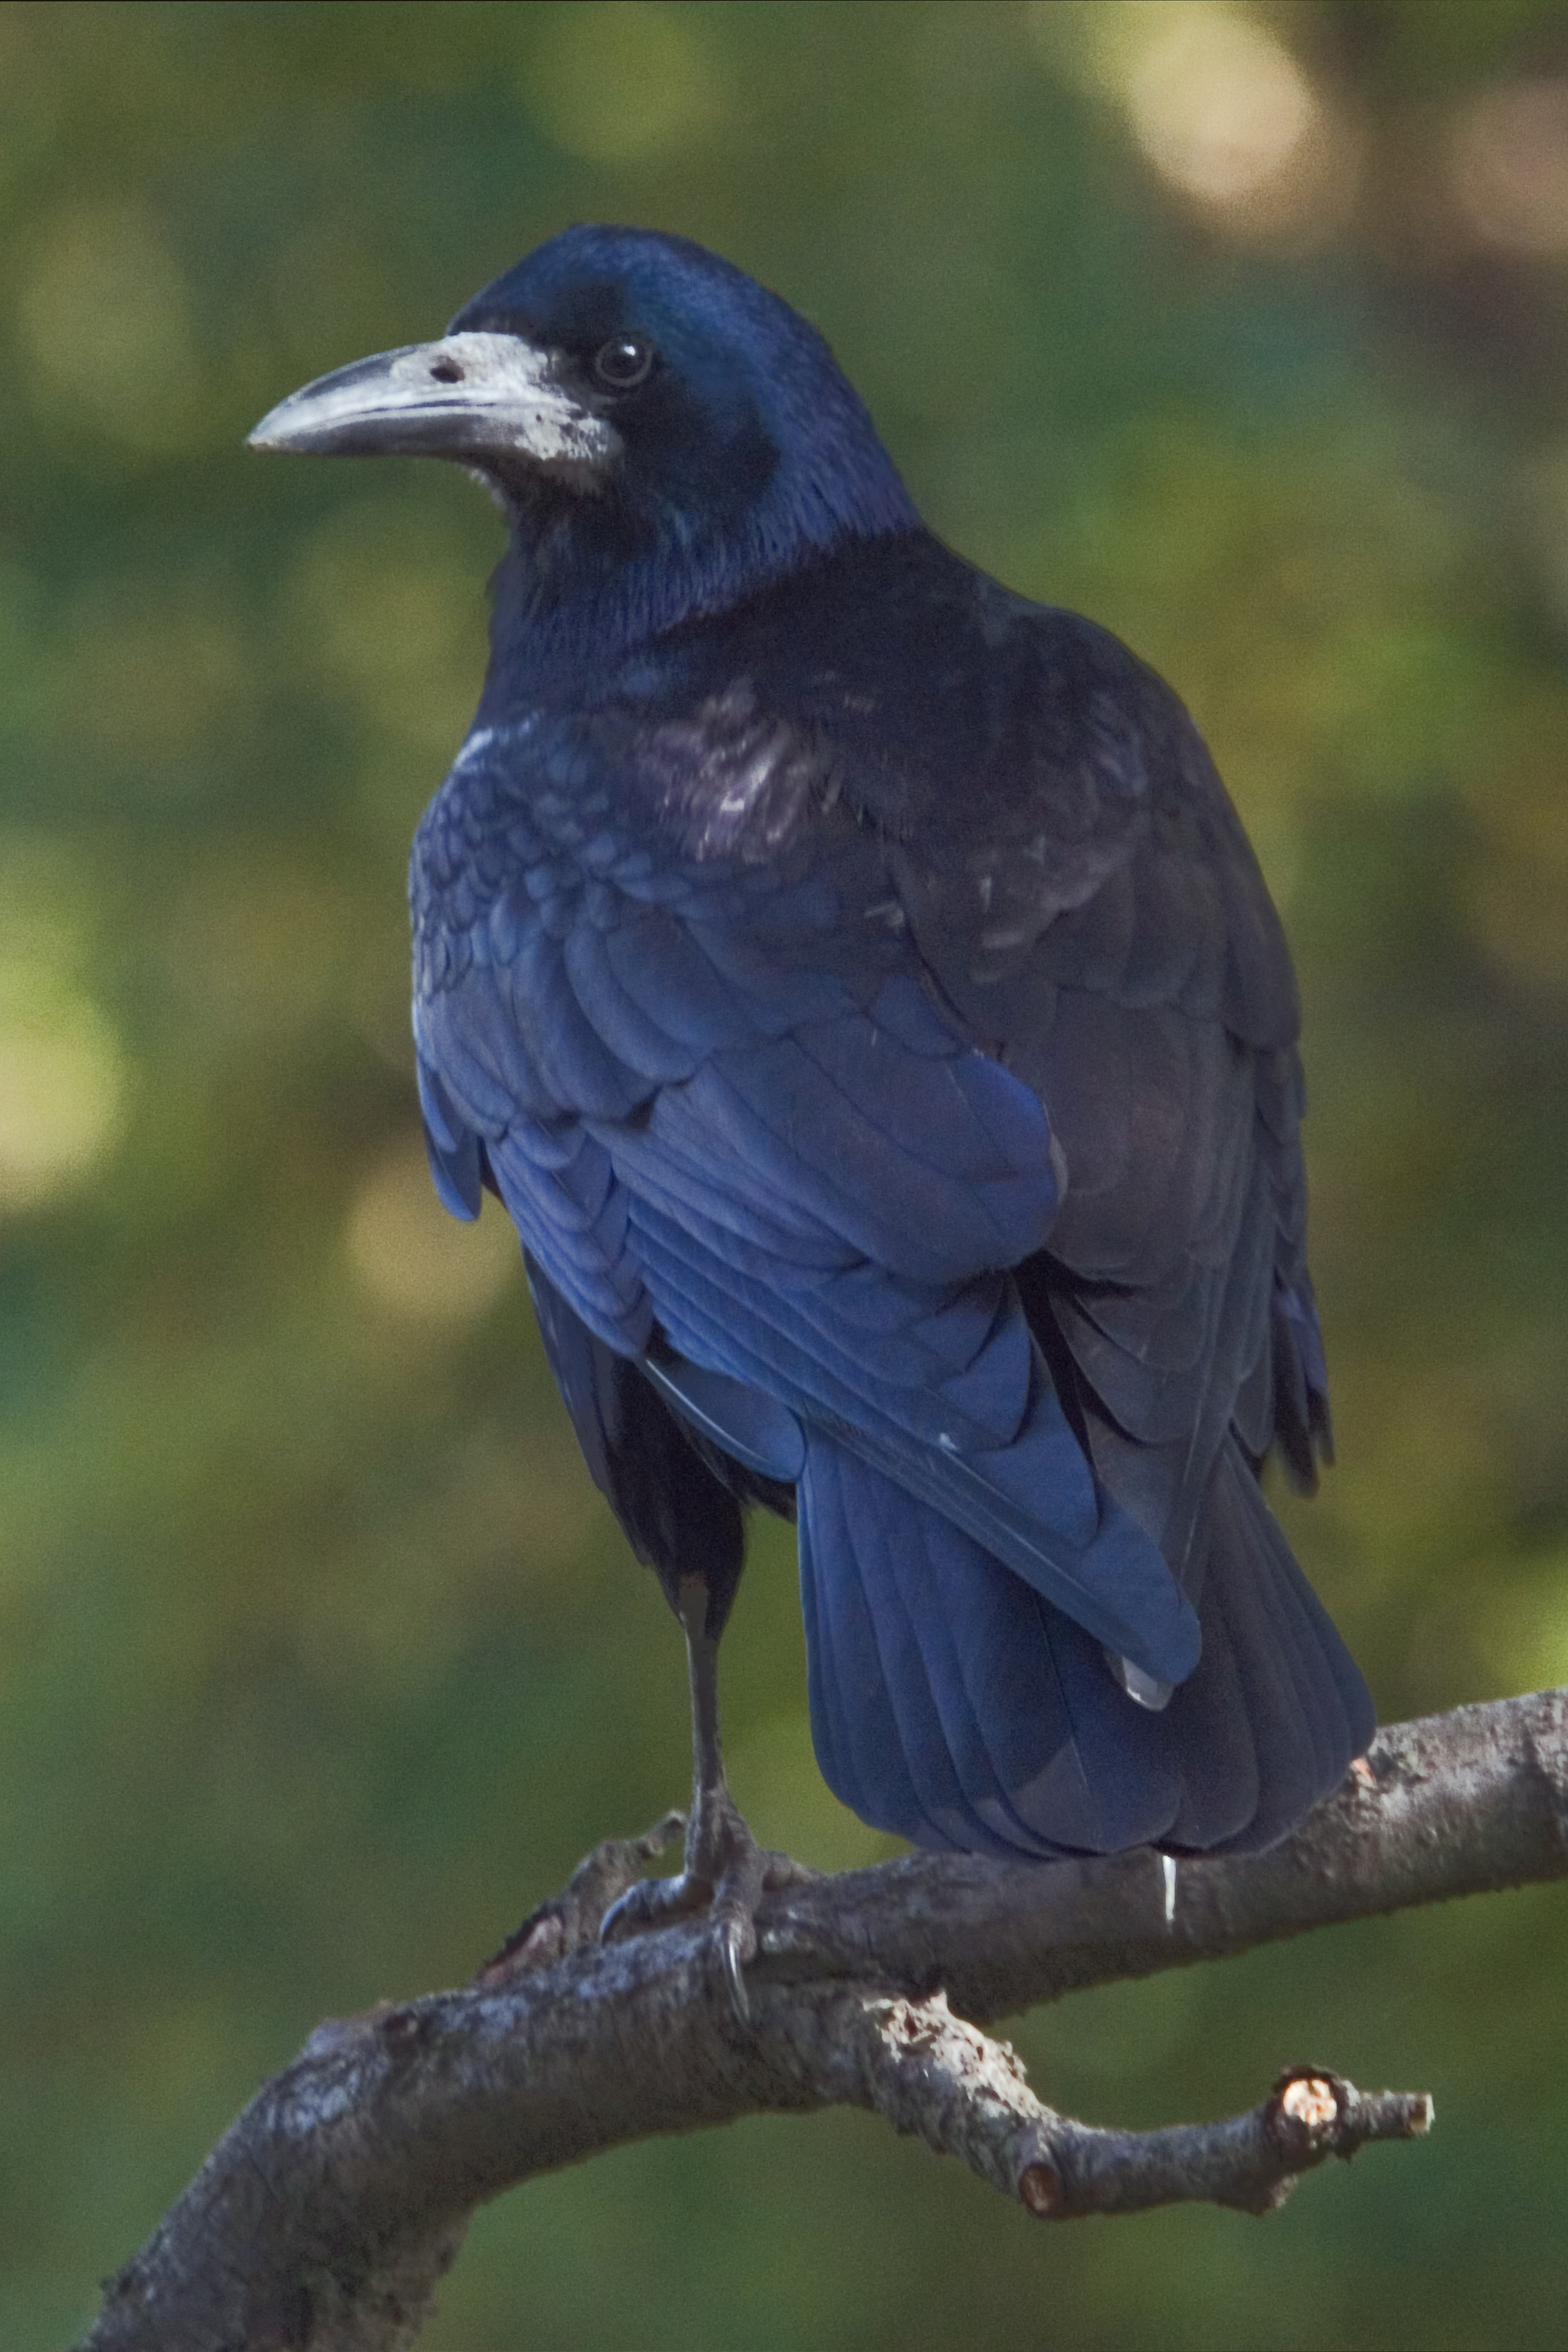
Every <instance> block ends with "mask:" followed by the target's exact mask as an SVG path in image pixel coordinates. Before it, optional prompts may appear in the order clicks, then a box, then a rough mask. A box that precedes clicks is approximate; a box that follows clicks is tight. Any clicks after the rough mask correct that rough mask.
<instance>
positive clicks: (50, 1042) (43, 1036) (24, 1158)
mask: <svg viewBox="0 0 1568 2352" xmlns="http://www.w3.org/2000/svg"><path fill="white" fill-rule="evenodd" d="M125 1076H126V1071H125V1058H124V1055H123V1053H122V1052H121V1045H120V1041H119V1039H118V1038H117V1036H116V1035H115V1033H114V1030H113V1028H112V1026H111V1024H110V1022H109V1021H108V1020H107V1018H106V1017H105V1015H104V1014H103V1013H101V1012H100V1010H99V1008H98V1006H97V1005H96V1004H94V1003H93V1002H92V1001H91V999H90V998H89V996H87V995H86V994H85V993H84V992H82V991H80V990H79V989H78V988H76V987H74V986H72V985H71V984H70V982H68V981H66V980H64V979H62V978H61V977H60V976H59V975H58V973H55V972H51V971H49V970H48V969H47V966H44V965H41V964H38V963H36V962H30V961H29V962H25V963H22V962H17V963H0V1213H5V1214H14V1213H17V1212H19V1211H22V1210H26V1209H30V1208H33V1207H35V1206H37V1203H39V1202H42V1201H44V1200H46V1199H47V1198H49V1197H50V1196H51V1195H52V1194H53V1193H54V1192H56V1191H57V1190H59V1189H61V1188H66V1187H72V1186H75V1185H77V1184H79V1183H81V1182H82V1181H85V1179H86V1178H88V1177H89V1176H90V1175H91V1174H92V1173H93V1171H95V1170H96V1169H97V1168H98V1167H99V1166H100V1163H101V1162H102V1161H103V1160H106V1159H107V1158H108V1156H109V1155H110V1152H111V1151H112V1150H113V1149H114V1147H115V1145H116V1144H117V1143H118V1142H119V1140H120V1137H121V1131H122V1129H123V1125H124V1111H125Z"/></svg>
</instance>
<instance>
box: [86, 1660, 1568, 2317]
mask: <svg viewBox="0 0 1568 2352" xmlns="http://www.w3.org/2000/svg"><path fill="white" fill-rule="evenodd" d="M668 1831H669V1824H668V1822H665V1823H661V1824H660V1825H659V1828H658V1830H657V1831H653V1832H649V1834H648V1836H647V1839H642V1840H637V1841H632V1842H619V1841H611V1842H609V1843H606V1844H605V1846H602V1847H600V1848H599V1849H598V1850H597V1852H596V1853H595V1854H593V1855H591V1856H590V1857H589V1859H588V1861H587V1862H586V1863H585V1864H584V1865H583V1867H582V1869H580V1870H579V1871H578V1873H577V1874H576V1875H575V1876H574V1880H573V1882H572V1884H571V1885H570V1886H569V1887H568V1888H566V1889H565V1890H564V1891H563V1894H562V1895H559V1896H557V1897H555V1898H553V1899H552V1901H551V1902H550V1903H547V1904H545V1905H542V1906H541V1907H540V1909H539V1910H538V1911H537V1912H535V1913H534V1914H533V1916H532V1917H531V1919H529V1920H527V1921H525V1922H524V1924H523V1927H522V1928H521V1929H520V1930H519V1933H518V1935H517V1936H516V1937H513V1938H512V1940H511V1943H510V1945H509V1947H508V1948H507V1950H506V1952H505V1953H504V1954H503V1955H502V1956H501V1957H500V1959H499V1960H498V1961H497V1962H495V1963H492V1964H491V1965H490V1966H489V1968H488V1969H485V1970H483V1971H481V1975H480V1979H479V1981H478V1982H477V1983H476V1984H475V1985H474V1986H473V1987H471V1988H468V1989H467V1990H462V1991H457V1992H444V1993H432V1994H429V1995H427V1996H426V1997H425V1998H424V1999H422V2000H415V2001H410V2002H407V2003H404V2004H399V2005H391V2004H386V2005H383V2006H382V2007H381V2008H379V2009H377V2010H374V2011H369V2012H367V2013H366V2014H365V2015H364V2016H363V2017H357V2018H351V2019H347V2020H343V2021H335V2022H332V2023H329V2024H327V2025H324V2026H322V2027H321V2028H320V2029H318V2031H317V2032H315V2033H314V2034H313V2035H312V2036H311V2037H310V2042H308V2043H307V2044H306V2046H305V2049H304V2051H303V2052H302V2053H301V2054H300V2057H299V2058H298V2059H297V2060H296V2061H295V2063H293V2064H292V2065H291V2066H289V2067H288V2068H287V2069H286V2070H285V2071H284V2072H283V2073H282V2074H279V2075H278V2076H276V2077H275V2078H274V2080H273V2081H272V2082H270V2083H269V2084H267V2085H266V2086H265V2088H264V2089H263V2090H262V2091H261V2092H260V2093H259V2094H258V2096H257V2098H256V2099H255V2100H253V2101H252V2103H251V2105H249V2106H248V2107H247V2109H246V2111H245V2113H244V2114H243V2115H242V2116H240V2117H239V2118H238V2120H237V2122H236V2123H235V2125H234V2126H232V2128H231V2129H230V2130H229V2131H228V2133H226V2136H225V2137H224V2138H223V2140H222V2141H220V2143H219V2145H218V2146H217V2147H216V2149H215V2150H214V2152H213V2154H212V2155H211V2156H210V2157H209V2158H208V2159H207V2161H206V2163H205V2165H204V2166H203V2168H202V2169H201V2171H200V2172H199V2173H198V2174H197V2176H196V2179H195V2180H194V2181H193V2183H192V2184H191V2187H190V2188H189V2189H187V2190H186V2191H185V2193H184V2196H183V2197H182V2198H181V2199H180V2200H179V2201H178V2202H177V2203H176V2204H175V2205H174V2207H173V2208H171V2210H170V2211H169V2213H168V2214H167V2215H166V2216H165V2218H164V2220H163V2222H162V2223H161V2224H160V2226H159V2228H158V2230H157V2231H155V2232H154V2234H153V2238H152V2239H151V2240H150V2241H149V2242H148V2244H147V2245H146V2246H145V2247H144V2248H143V2250H142V2252H141V2253H140V2254H138V2255H137V2256H136V2257H135V2259H134V2260H133V2261H132V2263H130V2264H128V2266H127V2267H126V2269H125V2270H124V2271H123V2272H122V2273H121V2275H120V2276H119V2278H118V2279H116V2280H115V2281H114V2282H113V2283H112V2284H111V2285H110V2289H109V2291H108V2294H107V2296H106V2300H105V2304H104V2308H103V2311H102V2313H101V2315H100V2318H99V2320H98V2321H97V2323H96V2325H95V2326H93V2328H92V2329H91V2330H90V2331H89V2335H88V2336H87V2337H86V2338H85V2339H84V2343H83V2347H82V2352H153V2347H157V2352H218V2347H246V2352H329V2347H331V2352H395V2347H406V2346H408V2345H411V2344H412V2343H413V2342H414V2341H415V2339H416V2336H417V2334H418V2332H419V2326H420V2323H421V2321H422V2319H423V2317H424V2316H425V2315H426V2312H427V2310H428V2307H429V2304H430V2300H431V2297H432V2295H433V2293H434V2290H435V2287H436V2284H437V2281H438V2280H439V2278H440V2276H441V2274H442V2273H443V2272H444V2271H445V2269H446V2268H447V2265H448V2264H449V2263H450V2262H451V2260H452V2257H453V2255H454V2254H455V2252H456V2251H457V2248H458V2244H459V2243H460V2242H461V2238H462V2234H463V2231H464V2229H465V2227H466V2224H467V2221H468V2216H469V2214H470V2213H471V2212H472V2211H473V2210H474V2208H475V2207H476V2206H478V2205H479V2204H481V2203H483V2202H484V2201H485V2200H487V2199H489V2198H491V2197H494V2196H496V2195H498V2194H499V2193H500V2191H501V2190H502V2189H506V2188H509V2187H510V2186H512V2185H514V2184H516V2183H518V2182H521V2181H522V2180H526V2179H530V2178H531V2177H532V2176H533V2175H535V2174H538V2173H541V2172H548V2171H552V2170H554V2169H556V2168H559V2167H560V2166H563V2165H565V2164H571V2163H574V2162H578V2161H580V2160H581V2159H582V2158H585V2157H588V2156H592V2155H595V2154H596V2153H597V2152H599V2151H600V2150H602V2149H605V2148H609V2147H616V2146H620V2145H623V2144H624V2143H626V2142H628V2141H631V2140H634V2139H644V2138H647V2137H652V2136H653V2135H655V2134H658V2133H663V2132H677V2131H691V2130H696V2129H699V2128H701V2127H703V2126H708V2125H712V2124H719V2123H726V2122H729V2121H731V2120H732V2119H733V2118H735V2117H736V2116H742V2115H746V2114H756V2113H763V2112H773V2113H784V2112H790V2111H799V2110H804V2109H809V2108H814V2107H820V2106H827V2105H845V2104H847V2105H860V2106H868V2107H871V2108H874V2109H875V2110H876V2111H877V2112H878V2113H879V2114H881V2115H882V2116H885V2117H886V2119H887V2120H888V2121H889V2123H890V2124H891V2125H892V2126H894V2128H895V2129H897V2130H900V2131H908V2132H918V2133H919V2134H920V2135H921V2137H924V2138H925V2139H926V2140H928V2141H929V2142H930V2144H931V2146H932V2147H936V2148H938V2149H941V2150H943V2151H945V2152H947V2153H950V2154H952V2155H956V2156H958V2157H960V2158H962V2159H963V2161H964V2162H965V2163H967V2164H968V2165H969V2166H970V2167H971V2168H973V2170H975V2171H976V2172H978V2173H979V2174H980V2175H981V2176H982V2177H983V2178H984V2179H986V2180H988V2181H990V2182H992V2183H993V2185H994V2186H995V2187H996V2188H998V2189H1002V2191H1003V2192H1004V2193H1005V2195H1008V2196H1011V2197H1014V2198H1016V2200H1018V2201H1019V2202H1020V2203H1021V2204H1022V2205H1023V2206H1024V2207H1025V2209H1026V2210H1027V2211H1029V2212H1031V2213H1034V2214H1037V2215H1040V2216H1042V2217H1046V2218H1051V2219H1058V2220H1066V2219H1070V2218H1073V2217H1075V2216H1077V2215H1079V2214H1084V2213H1091V2212H1095V2213H1111V2212H1131V2211H1137V2210H1144V2209H1146V2208H1148V2207H1150V2206H1152V2205H1157V2204H1165V2203H1170V2202H1173V2201H1175V2200H1184V2199H1200V2200H1208V2201H1211V2202H1216V2203H1220V2204H1226V2205H1234V2206H1238V2207H1241V2208H1243V2209H1244V2210H1248V2211H1253V2212H1262V2211H1266V2210H1268V2209H1269V2208H1270V2207H1271V2206H1273V2205H1274V2204H1277V2203H1278V2202H1279V2200H1280V2199H1281V2197H1282V2196H1283V2195H1285V2194H1286V2193H1287V2192H1288V2190H1289V2187H1290V2186H1291V2184H1292V2182H1293V2181H1294V2179H1295V2178H1296V2177H1297V2175H1299V2174H1300V2173H1301V2172H1303V2171H1305V2170H1307V2169H1309V2168H1310V2167H1311V2166H1313V2165H1315V2164H1318V2163H1321V2162H1322V2161H1323V2160H1324V2158H1326V2157H1328V2156H1331V2155H1338V2156H1350V2155H1352V2154H1353V2153H1354V2152H1355V2150H1356V2149H1357V2148H1358V2147H1361V2146H1363V2144H1364V2143H1365V2142H1366V2141H1367V2140H1370V2139H1390V2138H1405V2137H1412V2136H1414V2135H1415V2134H1417V2133H1420V2132H1422V2131H1425V2130H1426V2127H1427V2126H1428V2124H1429V2121H1430V2114H1431V2111H1430V2105H1429V2102H1427V2101H1426V2099H1425V2098H1423V2097H1422V2096H1420V2095H1412V2094H1405V2093H1395V2092H1378V2093H1373V2094H1366V2093H1362V2092H1358V2091H1356V2090H1355V2089H1354V2088H1353V2087H1352V2085H1351V2084H1347V2083H1344V2082H1342V2081H1341V2080H1340V2078H1339V2077H1337V2076H1336V2075H1334V2074H1331V2072H1329V2071H1328V2070H1327V2069H1325V2068H1319V2067H1299V2068H1294V2069H1292V2070H1291V2072H1290V2073H1289V2074H1287V2075H1285V2076H1282V2077H1281V2078H1280V2081H1279V2083H1278V2084H1276V2085H1275V2087H1274V2090H1273V2092H1272V2093H1271V2095H1269V2097H1268V2099H1266V2100H1265V2101H1264V2102H1263V2104H1262V2105H1260V2106H1259V2107H1258V2108H1256V2109H1254V2110H1253V2111H1252V2112H1251V2113H1249V2114H1247V2115H1245V2116H1237V2117H1234V2118H1232V2119H1231V2120H1229V2121H1226V2122H1222V2123H1217V2124H1204V2125H1190V2126H1177V2127H1175V2128H1173V2129H1170V2130H1164V2131H1156V2132H1149V2133H1130V2132H1111V2131H1102V2130H1098V2129H1095V2128H1093V2127H1091V2126H1088V2125H1084V2124H1080V2123H1075V2122H1073V2121H1071V2120H1070V2119H1069V2118H1068V2117H1066V2116H1058V2115H1057V2114H1055V2113H1053V2111H1052V2110H1051V2109H1049V2108H1048V2107H1046V2106H1043V2105H1041V2104H1040V2102H1039V2101H1038V2100H1037V2098H1036V2097H1035V2095H1034V2094H1033V2093H1032V2092H1031V2091H1030V2090H1029V2088H1028V2085H1027V2084H1026V2082H1025V2080H1024V2076H1023V2073H1022V2070H1021V2068H1020V2067H1019V2065H1018V2063H1017V2062H1016V2059H1015V2058H1014V2056H1013V2053H1012V2052H1011V2051H1010V2050H1009V2049H1007V2048H1006V2046H1005V2044H999V2043H997V2042H992V2041H990V2040H989V2039H988V2038H987V2037H986V2036H985V2035H984V2033H983V2032H980V2031H979V2030H978V2025H979V2024H980V2023H984V2021H987V2020H989V2019H992V2018H995V2017H998V2016H1001V2015H1005V2014H1006V2013H1007V2012H1009V2011H1017V2010H1021V2009H1025V2008H1027V2007H1029V2006H1031V2005H1033V2004H1034V2003H1036V2002H1037V2001H1043V2000H1051V1999H1054V1998H1055V1997H1057V1996H1058V1995H1059V1994H1061V1993H1064V1992H1069V1991H1076V1990H1082V1989H1083V1988H1085V1987H1088V1986H1090V1985H1097V1984H1105V1983H1109V1982H1111V1981H1113V1980H1117V1979H1126V1978H1131V1977H1141V1976H1147V1975H1151V1974H1152V1973H1154V1972H1155V1971H1156V1970H1159V1969H1167V1968H1175V1967H1181V1966H1184V1965H1185V1964H1187V1963H1188V1962H1191V1961H1194V1960H1199V1959H1209V1958H1221V1957H1223V1956H1225V1955H1226V1954H1230V1953H1235V1952H1239V1951H1244V1950H1247V1949H1248V1948H1250V1947H1251V1946H1253V1945H1256V1944H1259V1943H1264V1942H1268V1941H1271V1940H1274V1939H1277V1938H1279V1937H1286V1936H1294V1935H1300V1934H1301V1933H1303V1932H1304V1931H1306V1930H1307V1929H1309V1928H1311V1927H1327V1926H1330V1925H1331V1924H1333V1923H1335V1922H1338V1921H1342V1920H1348V1919H1355V1918H1363V1917H1366V1916H1370V1915H1372V1914H1373V1913H1380V1912H1389V1911H1394V1910H1399V1909H1402V1908H1405V1907H1406V1906H1410V1905H1414V1904H1420V1903H1431V1902H1436V1901H1439V1900H1441V1899H1443V1898H1445V1897H1447V1896H1449V1895H1472V1894H1479V1893H1483V1892H1487V1891H1489V1890H1492V1889H1496V1888H1500V1887H1504V1886H1516V1885H1524V1884H1526V1883H1527V1882H1530V1881H1534V1880H1543V1879H1552V1878H1561V1877H1563V1876H1568V1691H1552V1692H1547V1693H1545V1694H1543V1695H1541V1696H1536V1697H1531V1698H1521V1699H1512V1700H1509V1701H1506V1702H1504V1703H1502V1704H1500V1705H1498V1706H1480V1707H1466V1708H1462V1709H1460V1710H1458V1712H1456V1713H1454V1714H1452V1715H1447V1716H1436V1717H1428V1718H1426V1719H1425V1720H1423V1721H1421V1722H1417V1723H1409V1724H1404V1725H1401V1726H1399V1727H1395V1728H1394V1729H1392V1730H1389V1731H1386V1732H1384V1733H1383V1734H1381V1735H1380V1737H1379V1738H1378V1740H1377V1741H1376V1743H1375V1745H1374V1746H1373V1749H1372V1752H1371V1755H1370V1756H1369V1758H1368V1759H1367V1761H1366V1763H1365V1764H1364V1765H1362V1766H1358V1767H1356V1768H1355V1769H1354V1770H1353V1771H1352V1776H1351V1778H1350V1779H1349V1780H1347V1782H1346V1784H1345V1786H1344V1788H1343V1789H1342V1790H1341V1791H1340V1793H1339V1794H1338V1795H1337V1796H1336V1797H1334V1798H1333V1799H1331V1801H1330V1802H1329V1803H1328V1804H1326V1805H1324V1806H1323V1807H1321V1809H1320V1811H1318V1812H1317V1813H1316V1814H1314V1815H1313V1817H1312V1818H1311V1820H1310V1821H1309V1822H1307V1823H1306V1824H1305V1825H1304V1826H1303V1828H1302V1829H1301V1830H1300V1831H1299V1832H1297V1834H1296V1835H1295V1836H1294V1837H1293V1838H1291V1839H1290V1840H1289V1842H1288V1843H1286V1844H1285V1845H1283V1846H1280V1847H1279V1848H1277V1849H1276V1851H1275V1852H1274V1853H1269V1854H1265V1855H1261V1856H1258V1857H1254V1858H1251V1859H1246V1860H1218V1861H1192V1862H1183V1863H1181V1864H1179V1865H1174V1864H1170V1863H1166V1862H1163V1861H1162V1858H1161V1857H1160V1856H1158V1855H1156V1854H1153V1853H1149V1852H1147V1851H1142V1852H1138V1853H1130V1854H1122V1855H1119V1856H1117V1857H1115V1858H1114V1859H1112V1860H1110V1861H1106V1862H1084V1863H1064V1864H1048V1865H1033V1866H1029V1865H1022V1866H1019V1865H1009V1864H997V1863H992V1862H988V1861H984V1860H971V1859H966V1858H954V1857H951V1856H944V1857H936V1856H931V1855H918V1856H912V1857H910V1859H908V1860H905V1861H901V1862H897V1863H891V1864H884V1865H883V1866H882V1867H880V1868H879V1869H876V1870H868V1871H857V1872H847V1873H845V1874H842V1875H840V1876H838V1877H834V1878H817V1879H814V1880H812V1881H810V1882H809V1883H808V1884H806V1885H801V1886H796V1887H792V1888H790V1889H788V1890H785V1891H783V1892H781V1893H779V1894H776V1895H770V1896H768V1897H766V1898H765V1899H764V1902H763V1907H762V1909H761V1910H760V1912H759V1914H758V1925H759V1930H760V1943H761V1948H760V1951H759V1954H758V1958H757V1959H756V1961H755V1962H754V1964H753V1965H752V1969H750V1970H749V1971H748V1984H749V1987H750V1993H751V2002H752V2022H751V2026H750V2028H749V2029H747V2028H742V2026H740V2025H739V2024H738V2023H737V2022H736V2021H735V2019H734V2017H733V2015H732V2013H731V2010H730V2008H729V2006H728V2004H727V2002H726V2000H725V1999H724V1996H723V1992H722V1989H721V1986H720V1985H719V1984H718V1983H717V1982H716V1981H714V1980H713V1979H712V1978H711V1976H710V1969H709V1962H708V1949H707V1946H706V1944H705V1941H704V1937H703V1932H702V1928H701V1927H700V1924H693V1925H686V1926H680V1927H665V1928H661V1929H659V1930H658V1931H657V1932H654V1933H650V1934H645V1935H641V1936H637V1937H633V1938H631V1939H630V1940H628V1941H627V1942H625V1943H621V1944H615V1945H610V1946H607V1947H606V1946H601V1945H599V1944H598V1943H597V1942H596V1941H595V1937H596V1933H597V1927H598V1922H599V1919H600V1918H601V1917H602V1916H603V1914H604V1911H605V1908H606V1907H607V1906H608V1905H609V1903H610V1902H611V1901H612V1900H613V1899H614V1898H615V1896H616V1894H617V1893H618V1892H620V1890H621V1889H622V1888H623V1887H624V1886H626V1885H628V1884H629V1883H630V1881H631V1880H632V1879H633V1878H634V1877H636V1876H637V1875H638V1874H640V1873H641V1872H642V1871H643V1870H644V1868H645V1867H646V1865H647V1860H648V1859H649V1857H650V1855H651V1853H653V1852H655V1851H657V1850H658V1845H659V1844H660V1843H662V1842H663V1840H664V1839H665V1837H666V1836H667V1835H668ZM971 2020H973V2021H976V2022H974V2023H971V2022H969V2021H971Z"/></svg>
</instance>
